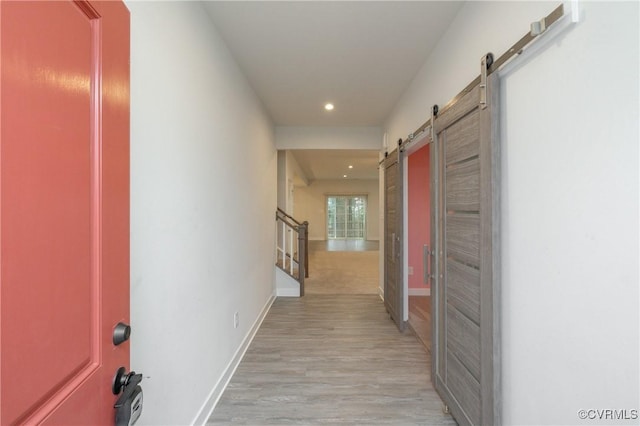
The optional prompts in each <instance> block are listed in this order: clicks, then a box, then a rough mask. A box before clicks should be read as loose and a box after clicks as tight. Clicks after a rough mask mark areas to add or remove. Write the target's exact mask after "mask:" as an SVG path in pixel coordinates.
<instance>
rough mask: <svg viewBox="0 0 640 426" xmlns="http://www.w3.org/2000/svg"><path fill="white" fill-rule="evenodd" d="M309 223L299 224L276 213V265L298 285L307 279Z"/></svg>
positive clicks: (302, 289)
mask: <svg viewBox="0 0 640 426" xmlns="http://www.w3.org/2000/svg"><path fill="white" fill-rule="evenodd" d="M308 253H309V222H306V221H305V222H299V221H297V220H296V219H294V218H293V217H292V216H291V215H289V214H287V213H286V212H285V211H284V210H282V209H280V208H278V210H277V211H276V254H277V258H276V265H277V266H278V267H279V268H280V269H282V270H283V271H285V272H286V273H288V274H289V275H291V276H292V277H293V278H295V279H296V280H297V281H298V282H299V283H300V296H304V279H305V278H308V277H309V256H308Z"/></svg>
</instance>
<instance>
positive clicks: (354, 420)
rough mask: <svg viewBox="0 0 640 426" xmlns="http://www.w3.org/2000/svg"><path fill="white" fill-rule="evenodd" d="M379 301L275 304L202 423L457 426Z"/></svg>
mask: <svg viewBox="0 0 640 426" xmlns="http://www.w3.org/2000/svg"><path fill="white" fill-rule="evenodd" d="M430 368H431V367H430V363H429V357H428V356H427V353H426V352H425V349H424V347H423V346H422V345H421V344H420V343H419V342H418V341H417V340H416V337H415V336H414V335H413V333H411V332H406V333H404V334H401V333H399V332H398V330H397V329H396V327H395V325H394V323H393V322H392V321H391V320H390V319H389V315H388V314H387V313H386V311H385V309H384V306H383V304H382V302H381V300H380V298H379V297H378V296H377V295H366V294H348V295H347V294H342V295H319V294H311V295H306V296H305V297H303V298H279V299H277V300H276V301H275V302H274V304H273V306H272V308H271V310H270V311H269V313H268V315H267V317H266V318H265V320H264V322H263V324H262V326H261V327H260V330H259V331H258V333H257V335H256V337H255V339H254V340H253V342H252V343H251V345H250V347H249V349H248V351H247V353H246V355H245V357H244V359H243V360H242V362H241V363H240V365H239V366H238V369H237V370H236V372H235V374H234V376H233V378H232V379H231V382H230V383H229V386H228V387H227V389H226V391H225V392H224V394H223V395H222V397H221V399H220V401H219V403H218V405H217V407H216V409H215V410H214V412H213V414H212V416H211V418H210V419H209V422H208V424H233V425H240V424H243V425H267V424H278V425H285V424H287V425H291V424H294V425H316V424H359V425H376V424H388V425H455V424H456V423H455V421H454V420H453V419H452V418H451V416H449V415H446V414H444V413H443V411H442V401H441V400H440V398H439V397H438V395H437V394H436V392H435V391H434V390H433V387H432V385H431V379H430Z"/></svg>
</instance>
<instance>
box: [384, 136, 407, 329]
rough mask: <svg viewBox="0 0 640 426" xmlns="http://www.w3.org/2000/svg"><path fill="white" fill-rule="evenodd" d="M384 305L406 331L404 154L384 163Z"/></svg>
mask: <svg viewBox="0 0 640 426" xmlns="http://www.w3.org/2000/svg"><path fill="white" fill-rule="evenodd" d="M384 191H385V195H384V228H385V229H384V238H385V244H384V257H385V261H384V305H385V307H386V308H387V311H388V312H389V315H391V318H392V319H393V321H394V322H395V323H396V325H397V326H398V329H399V330H400V331H404V328H405V322H404V287H403V277H402V246H403V244H402V152H401V151H400V148H399V147H398V149H397V150H396V151H394V152H392V153H391V154H390V155H389V156H388V157H387V158H385V161H384Z"/></svg>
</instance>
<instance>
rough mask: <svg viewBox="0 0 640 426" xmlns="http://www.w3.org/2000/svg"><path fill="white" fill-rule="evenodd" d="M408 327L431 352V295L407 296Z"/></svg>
mask: <svg viewBox="0 0 640 426" xmlns="http://www.w3.org/2000/svg"><path fill="white" fill-rule="evenodd" d="M409 327H411V330H413V332H414V333H415V334H416V337H417V338H418V340H420V342H421V343H422V344H423V345H424V347H425V348H426V349H427V351H428V352H429V353H430V352H431V296H409Z"/></svg>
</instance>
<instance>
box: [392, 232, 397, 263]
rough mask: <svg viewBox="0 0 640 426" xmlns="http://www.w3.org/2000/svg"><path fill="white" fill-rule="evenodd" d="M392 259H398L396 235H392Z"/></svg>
mask: <svg viewBox="0 0 640 426" xmlns="http://www.w3.org/2000/svg"><path fill="white" fill-rule="evenodd" d="M391 257H396V233H395V232H392V233H391Z"/></svg>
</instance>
